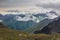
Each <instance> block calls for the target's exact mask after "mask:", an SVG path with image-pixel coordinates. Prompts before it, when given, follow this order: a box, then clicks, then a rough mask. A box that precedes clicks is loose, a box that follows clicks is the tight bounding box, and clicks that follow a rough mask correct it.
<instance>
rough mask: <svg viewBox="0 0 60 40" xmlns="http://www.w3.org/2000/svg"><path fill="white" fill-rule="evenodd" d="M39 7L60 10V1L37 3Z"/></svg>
mask: <svg viewBox="0 0 60 40" xmlns="http://www.w3.org/2000/svg"><path fill="white" fill-rule="evenodd" d="M36 6H37V7H43V8H46V9H47V8H50V9H56V10H60V3H48V4H36Z"/></svg>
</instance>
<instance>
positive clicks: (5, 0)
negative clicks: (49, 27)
mask: <svg viewBox="0 0 60 40" xmlns="http://www.w3.org/2000/svg"><path fill="white" fill-rule="evenodd" d="M33 4H34V0H0V7H18V6H30V5H31V6H32V5H33Z"/></svg>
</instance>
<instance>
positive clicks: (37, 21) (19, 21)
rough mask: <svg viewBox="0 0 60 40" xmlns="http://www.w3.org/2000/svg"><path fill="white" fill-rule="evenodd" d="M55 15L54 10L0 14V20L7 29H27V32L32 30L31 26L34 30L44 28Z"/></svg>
mask: <svg viewBox="0 0 60 40" xmlns="http://www.w3.org/2000/svg"><path fill="white" fill-rule="evenodd" d="M56 17H58V15H56V12H55V11H51V12H46V13H37V14H34V13H33V14H18V15H17V14H6V15H2V14H0V20H2V23H3V24H4V25H6V26H7V27H8V28H9V29H15V30H21V31H26V32H27V31H28V30H27V29H29V32H30V31H32V29H30V28H33V29H34V30H36V29H40V30H41V27H42V28H44V27H45V26H46V25H48V24H49V23H50V22H52V21H51V20H55V18H56ZM45 20H46V21H45ZM42 24H43V25H42ZM36 25H40V27H37V26H36ZM35 28H36V29H35ZM34 30H33V31H34Z"/></svg>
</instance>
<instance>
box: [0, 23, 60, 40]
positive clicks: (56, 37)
mask: <svg viewBox="0 0 60 40" xmlns="http://www.w3.org/2000/svg"><path fill="white" fill-rule="evenodd" d="M0 25H1V26H0V40H60V34H58V33H57V34H28V33H25V32H21V31H18V30H11V29H8V28H6V27H5V26H4V25H3V24H0Z"/></svg>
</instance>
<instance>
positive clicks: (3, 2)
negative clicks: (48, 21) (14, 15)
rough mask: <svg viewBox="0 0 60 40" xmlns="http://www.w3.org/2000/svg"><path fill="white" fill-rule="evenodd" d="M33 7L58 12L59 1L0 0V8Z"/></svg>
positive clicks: (59, 7) (59, 8)
mask: <svg viewBox="0 0 60 40" xmlns="http://www.w3.org/2000/svg"><path fill="white" fill-rule="evenodd" d="M22 6H27V7H28V6H33V7H34V6H35V7H38V8H40V7H42V8H45V9H54V10H60V1H59V0H0V8H11V7H22Z"/></svg>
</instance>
